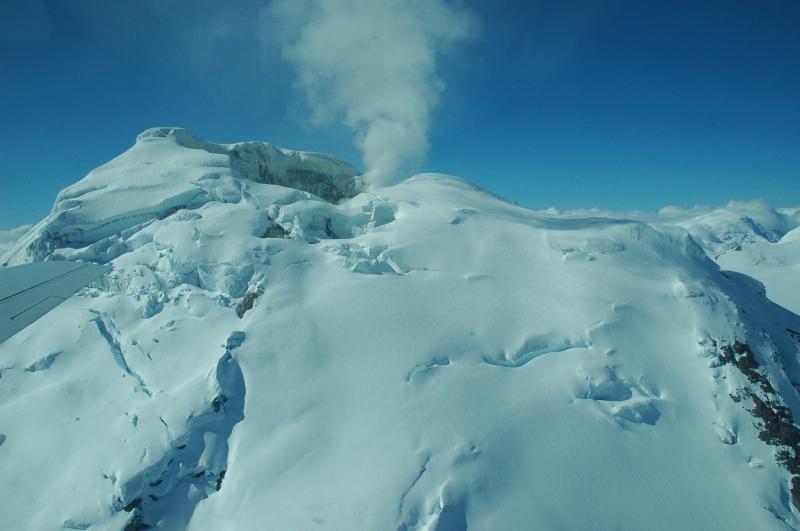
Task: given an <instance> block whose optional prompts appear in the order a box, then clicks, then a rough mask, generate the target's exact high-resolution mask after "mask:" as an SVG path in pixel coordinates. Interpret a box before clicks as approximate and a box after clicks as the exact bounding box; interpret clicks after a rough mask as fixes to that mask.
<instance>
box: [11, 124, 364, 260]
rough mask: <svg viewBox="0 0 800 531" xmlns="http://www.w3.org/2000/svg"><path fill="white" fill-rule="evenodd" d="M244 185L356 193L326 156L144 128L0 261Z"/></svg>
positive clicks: (194, 204)
mask: <svg viewBox="0 0 800 531" xmlns="http://www.w3.org/2000/svg"><path fill="white" fill-rule="evenodd" d="M250 182H253V183H261V184H273V185H279V186H283V187H287V188H292V189H294V190H298V191H301V192H306V193H308V194H313V195H314V196H316V197H319V198H321V199H323V200H325V201H329V202H334V203H335V202H339V201H341V200H342V199H345V198H349V197H353V196H355V195H357V194H358V193H359V192H360V191H361V189H362V183H361V180H360V175H359V172H358V170H356V169H355V168H354V167H353V166H351V165H350V164H348V163H347V162H344V161H342V160H339V159H337V158H335V157H331V156H329V155H324V154H320V153H310V152H302V151H293V150H289V149H283V148H278V147H276V146H273V145H272V144H269V143H266V142H242V143H236V144H215V143H212V142H207V141H205V140H201V139H198V138H196V137H194V136H192V135H191V134H190V133H189V132H188V131H186V130H185V129H181V128H165V127H160V128H152V129H148V130H146V131H144V132H143V133H141V134H140V135H138V137H137V138H136V143H135V145H134V146H133V147H131V148H130V149H129V150H128V151H126V152H125V153H123V154H121V155H120V156H118V157H116V158H115V159H113V160H111V161H110V162H108V163H106V164H103V165H102V166H100V167H99V168H96V169H95V170H92V171H91V172H89V174H88V175H86V177H84V178H83V179H81V180H80V181H78V182H77V183H75V184H73V185H71V186H69V187H67V188H65V189H64V190H62V191H61V193H59V195H58V197H57V198H56V201H55V203H54V205H53V208H52V211H51V212H50V214H49V215H48V217H47V218H46V219H44V220H43V221H42V222H40V223H39V224H37V225H36V226H35V227H34V228H33V229H31V231H30V232H29V233H28V234H27V235H26V236H25V237H23V238H22V239H21V240H20V241H19V242H18V243H17V245H15V246H13V247H12V248H11V249H9V250H8V252H7V253H6V255H5V256H4V257H0V264H3V263H4V264H7V265H13V264H17V263H24V262H27V261H35V260H43V259H45V258H46V257H49V256H51V255H52V253H53V251H54V250H55V249H58V248H78V247H85V246H86V245H89V244H92V243H95V242H98V241H100V240H102V239H104V238H107V237H109V236H112V235H116V234H120V233H122V232H124V231H126V230H128V229H130V228H132V227H135V226H137V225H139V224H142V223H146V222H149V221H151V220H153V219H163V218H165V217H168V216H169V215H171V214H173V213H175V212H177V211H178V210H181V209H189V210H192V209H196V208H199V207H200V206H202V205H204V204H206V203H208V202H210V201H221V202H238V201H240V200H242V198H243V197H245V196H246V195H247V193H248V192H247V187H248V184H249V183H250Z"/></svg>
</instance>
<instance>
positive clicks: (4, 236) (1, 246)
mask: <svg viewBox="0 0 800 531" xmlns="http://www.w3.org/2000/svg"><path fill="white" fill-rule="evenodd" d="M31 227H33V225H22V226H20V227H17V228H15V229H7V230H0V255H2V254H3V253H5V252H6V251H8V250H9V249H10V248H11V246H12V245H14V244H15V243H16V242H17V240H19V239H20V238H22V237H23V236H24V235H25V233H26V232H28V231H29V230H30V229H31Z"/></svg>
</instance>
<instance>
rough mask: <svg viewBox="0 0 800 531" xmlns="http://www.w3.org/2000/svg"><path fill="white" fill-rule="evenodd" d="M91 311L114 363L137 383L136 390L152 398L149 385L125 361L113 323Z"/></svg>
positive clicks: (93, 320)
mask: <svg viewBox="0 0 800 531" xmlns="http://www.w3.org/2000/svg"><path fill="white" fill-rule="evenodd" d="M89 311H90V312H91V313H93V314H95V318H94V319H92V322H93V323H94V324H95V325H96V326H97V331H98V332H99V333H100V335H101V336H102V337H103V339H105V340H106V343H108V347H109V349H110V350H111V355H112V356H113V357H114V361H115V362H116V363H117V365H119V368H120V369H122V370H123V371H125V372H126V373H127V374H128V375H129V376H131V377H132V378H133V379H135V380H136V381H137V383H138V386H137V387H136V389H138V390H141V391H142V392H144V394H146V395H147V396H149V397H152V396H153V393H152V391H150V389H148V388H147V384H145V382H144V380H143V379H142V377H141V376H139V375H138V374H137V373H136V372H135V371H134V370H133V369H131V367H130V365H128V360H126V359H125V353H124V352H123V349H122V345H121V344H120V342H119V340H118V339H117V336H118V335H119V333H118V332H117V330H116V329H115V328H114V325H113V323H111V322H110V321H107V320H106V319H104V318H103V316H102V314H101V313H100V312H97V311H95V310H89ZM112 330H113V332H112Z"/></svg>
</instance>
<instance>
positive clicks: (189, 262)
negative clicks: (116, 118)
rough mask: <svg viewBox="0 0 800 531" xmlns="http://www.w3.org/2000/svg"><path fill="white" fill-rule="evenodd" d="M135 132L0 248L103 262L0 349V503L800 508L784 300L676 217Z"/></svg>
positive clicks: (677, 522) (347, 517)
mask: <svg viewBox="0 0 800 531" xmlns="http://www.w3.org/2000/svg"><path fill="white" fill-rule="evenodd" d="M139 144H141V145H140V146H139V147H136V148H134V149H133V150H132V151H131V152H129V153H128V154H126V155H123V157H128V156H133V155H136V157H139V156H140V155H141V157H142V158H141V159H139V160H138V162H136V164H133V162H132V161H130V160H129V161H127V162H125V164H122V163H121V162H120V159H117V161H112V163H110V166H111V167H113V166H114V165H118V167H119V168H121V167H123V166H124V167H125V168H128V170H130V171H129V172H128V170H125V172H122V173H118V174H116V175H117V176H116V177H115V178H114V179H111V177H110V176H111V174H107V175H106V176H105V177H104V178H106V182H104V183H100V182H99V181H95V179H99V177H98V175H102V172H99V170H98V172H97V173H93V174H91V176H92V178H91V179H89V181H87V182H85V183H83V184H79V185H75V186H73V187H71V188H70V189H68V190H67V191H65V192H64V193H62V195H61V196H60V198H59V202H60V203H65V204H66V203H69V202H70V201H76V203H74V204H73V206H75V205H77V206H75V209H76V211H80V215H79V214H78V213H73V214H69V215H67V214H64V212H69V209H65V210H60V209H59V208H58V207H57V208H55V209H54V214H52V215H51V216H50V217H48V218H47V219H46V220H45V221H44V222H42V223H40V224H39V225H38V226H37V227H35V228H34V229H32V232H30V233H29V234H28V236H27V237H26V238H25V239H23V241H22V242H20V244H19V245H18V246H17V247H16V248H15V250H14V251H12V253H11V254H9V255H6V257H5V259H6V260H9V261H11V262H14V263H16V262H18V261H25V260H34V259H52V260H56V259H64V260H95V261H101V262H107V263H110V264H111V266H112V268H113V269H112V271H110V272H109V273H108V274H106V275H105V276H104V277H103V278H102V279H101V280H100V281H98V282H96V283H95V284H93V285H92V286H91V287H89V288H86V289H84V290H83V291H81V292H79V294H78V295H76V296H75V297H72V298H71V299H69V300H67V301H66V302H65V303H64V304H62V305H61V306H59V307H58V308H56V309H55V310H53V311H52V312H51V313H49V314H48V315H46V316H45V317H44V318H42V319H41V320H39V321H37V322H36V323H34V324H33V325H31V326H30V327H29V328H27V329H25V330H23V331H22V332H20V333H19V334H17V335H16V336H15V337H13V338H11V339H9V340H8V341H6V342H5V343H3V344H2V345H0V433H1V434H2V435H1V436H0V477H2V478H4V479H5V480H6V481H4V482H3V483H2V486H0V509H2V510H0V528H2V529H64V528H67V529H118V530H134V529H145V526H151V527H152V528H155V529H159V528H160V529H261V528H264V529H317V528H318V529H336V530H338V529H376V530H383V529H398V530H406V531H411V530H423V529H425V530H429V531H433V530H437V531H442V530H463V529H669V530H672V529H785V528H787V527H788V528H794V529H800V519H799V518H798V516H797V515H798V512H797V508H796V505H795V504H796V503H800V459H798V458H797V454H796V453H795V452H796V451H800V436H799V437H798V438H797V440H795V437H794V435H795V434H799V433H800V427H797V426H796V425H795V424H794V422H795V420H794V419H798V418H800V394H799V393H798V390H797V389H798V388H800V384H798V383H797V382H800V365H799V364H798V362H797V356H798V354H800V317H798V316H797V315H795V314H792V313H791V312H790V311H788V310H785V309H783V308H781V307H780V306H777V305H775V304H773V303H772V302H770V300H768V299H767V298H766V297H765V296H764V288H763V285H761V284H759V283H758V282H756V281H754V280H753V279H750V278H748V277H746V276H744V275H742V274H735V273H732V272H728V271H725V270H720V268H719V267H718V265H717V264H716V263H715V262H714V261H713V260H712V258H711V257H709V256H707V255H706V253H705V252H704V250H703V249H702V248H701V247H700V246H699V245H698V244H697V243H696V241H695V239H694V238H692V237H691V236H690V235H689V234H688V233H687V232H686V231H685V230H682V229H680V228H676V227H674V226H666V225H664V224H658V223H648V222H647V221H645V220H642V219H624V218H618V217H614V216H602V215H597V213H594V214H591V215H586V216H578V215H575V214H570V215H561V214H555V213H552V212H551V213H546V212H539V213H537V212H532V211H529V210H526V209H523V208H520V207H518V206H515V205H513V204H511V203H508V202H506V201H503V200H501V199H499V198H497V197H495V196H493V195H491V194H489V193H487V192H485V191H483V190H480V189H479V188H477V187H475V186H473V185H471V184H469V183H467V182H465V181H462V180H460V179H458V178H454V177H449V176H444V175H431V174H423V175H417V176H415V177H413V178H411V179H409V180H407V181H405V182H403V183H401V184H399V185H396V186H392V187H388V188H382V189H379V190H373V191H371V192H364V193H360V194H358V195H356V196H354V197H351V198H349V199H347V198H344V199H342V201H340V202H338V203H335V202H332V201H327V200H325V199H323V198H321V197H318V196H316V195H312V194H311V193H309V191H307V190H306V191H303V190H298V189H293V188H287V187H285V186H281V185H278V184H268V183H264V182H256V181H255V180H252V179H251V178H249V177H247V175H245V173H246V172H242V171H241V170H237V171H236V172H230V170H229V169H224V165H225V164H227V162H225V159H226V157H229V155H228V153H229V151H228V150H229V149H230V147H229V146H222V147H220V146H218V145H214V144H208V143H203V142H202V141H199V140H197V139H193V138H192V137H190V136H188V134H186V133H183V132H178V131H166V132H165V131H164V130H155V131H150V132H147V133H145V135H144V137H143V138H140V141H139ZM143 146H148V147H147V149H144V150H143V151H142V150H141V149H143ZM186 146H189V147H186ZM140 148H141V149H140ZM151 148H152V149H153V150H164V151H163V152H162V155H163V157H164V158H162V159H158V158H153V159H148V157H149V156H150V155H148V156H147V157H146V156H145V154H146V153H151V154H152V153H154V152H151V151H149V150H150V149H151ZM258 149H261V148H258ZM132 154H133V155H132ZM186 157H188V158H186ZM195 157H199V159H198V158H195ZM216 157H222V158H221V159H217V158H216ZM300 158H302V157H300ZM198 160H205V161H206V162H208V165H206V166H202V168H204V169H201V167H200V166H198V165H197V162H198ZM215 160H217V161H220V164H221V165H220V166H214V165H213V164H212V163H214V161H215ZM259 160H260V159H259ZM319 160H323V159H319ZM148 161H150V162H152V164H149V165H147V164H145V162H148ZM137 165H141V167H148V166H149V167H151V168H150V169H149V170H147V171H144V170H143V171H142V172H140V173H137V172H136V171H134V168H135V167H138V166H137ZM218 168H223V170H219V171H222V172H223V173H220V174H217V173H215V172H217V171H218ZM104 171H106V170H104ZM109 171H110V170H109ZM209 171H210V172H212V173H214V176H212V177H205V178H203V179H200V177H199V175H200V174H203V175H206V174H205V173H203V172H209ZM260 171H261V170H258V171H256V174H259V172H260ZM270 171H272V170H270ZM126 172H127V173H126ZM186 172H188V173H191V174H192V175H194V176H195V177H197V179H195V178H194V177H193V179H194V181H193V182H203V183H204V184H203V185H202V186H201V188H202V189H203V192H202V195H198V196H197V201H198V202H197V203H196V204H188V203H186V204H184V203H181V204H173V203H169V202H166V203H165V202H164V201H166V200H163V201H161V202H160V203H158V202H156V203H154V201H153V197H154V195H153V194H154V193H155V192H153V190H154V189H155V188H154V189H151V188H148V187H147V186H138V185H137V186H135V187H131V186H128V187H127V188H125V189H126V190H127V192H126V193H123V192H122V189H123V188H124V186H127V185H126V184H125V183H127V184H130V183H131V182H132V180H133V179H134V176H136V175H138V176H139V177H135V179H140V180H147V179H152V180H149V181H148V182H149V183H150V184H152V185H153V186H156V184H157V183H158V182H159V181H158V180H159V179H161V180H163V181H164V193H163V194H161V195H159V194H156V196H157V197H159V198H161V199H163V198H166V197H168V196H169V197H175V196H176V194H177V195H180V193H182V192H180V193H178V192H175V190H177V189H180V187H181V186H195V184H191V183H190V184H189V185H186V184H185V183H186V182H187V181H181V182H183V183H184V184H181V185H180V186H178V185H177V184H175V182H172V181H170V180H169V179H170V175H173V176H177V175H178V174H180V175H185V174H186ZM195 172H196V173H195ZM224 172H229V173H224ZM265 174H266V173H265ZM126 176H127V177H126ZM181 178H182V177H181ZM126 179H128V180H126ZM176 179H177V177H176ZM142 182H143V181H142ZM176 182H177V181H176ZM286 184H288V182H287V183H286ZM173 185H175V186H176V188H173ZM148 186H149V185H148ZM186 189H188V188H186ZM115 190H116V191H115ZM137 194H141V197H137ZM182 197H188V196H182ZM193 197H194V196H193ZM343 197H344V196H343ZM143 205H145V206H143ZM147 205H149V206H147ZM154 205H156V206H154ZM157 205H160V206H157ZM164 205H168V206H164ZM70 208H72V207H70ZM147 209H151V210H147ZM84 211H85V212H84ZM145 211H148V212H150V214H148V215H145V214H144V212H145ZM89 212H92V213H93V214H92V215H96V216H97V219H98V220H106V221H108V220H113V222H109V223H106V224H104V225H101V224H100V223H94V224H93V223H90V221H89V220H90V218H89V217H88V216H89V214H88V213H89ZM131 212H135V213H136V215H135V216H133V217H131V218H126V217H125V216H126V215H127V214H125V213H131ZM69 216H72V218H71V219H72V220H79V219H80V220H83V221H80V222H78V221H74V223H73V222H70V223H72V224H71V225H70V224H69V223H67V222H66V221H65V219H66V218H68V217H69ZM82 216H85V217H82ZM753 219H754V220H756V217H753ZM104 223H105V222H104ZM759 223H761V222H760V221H759ZM762 225H763V223H762ZM68 227H72V229H76V230H74V231H72V229H69V230H67V229H68ZM78 227H82V231H77V228H78ZM56 229H58V230H56ZM59 231H61V232H59ZM784 240H786V236H783V237H782V239H781V240H780V241H779V242H778V243H774V244H773V243H769V245H791V244H793V242H794V240H791V239H788V240H786V241H784ZM766 293H767V295H769V288H768V287H767V290H766ZM739 345H746V348H745V347H742V346H739ZM795 484H797V486H796V485H795Z"/></svg>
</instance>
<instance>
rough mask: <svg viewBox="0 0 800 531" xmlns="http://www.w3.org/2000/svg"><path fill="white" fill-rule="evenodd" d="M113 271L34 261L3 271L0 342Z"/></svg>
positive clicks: (0, 270) (104, 267)
mask: <svg viewBox="0 0 800 531" xmlns="http://www.w3.org/2000/svg"><path fill="white" fill-rule="evenodd" d="M110 269H111V268H110V267H109V266H104V265H97V264H87V263H82V262H34V263H32V264H25V265H21V266H14V267H7V268H4V269H0V343H2V342H3V341H5V340H6V339H8V338H9V337H11V336H13V335H14V334H16V333H17V332H19V331H20V330H22V329H23V328H25V327H26V326H28V325H29V324H31V323H33V322H34V321H36V320H38V319H40V318H41V317H43V316H44V315H45V314H46V313H47V312H49V311H50V310H52V309H53V308H55V307H56V306H58V305H59V304H61V303H62V302H64V301H65V300H67V299H68V298H69V297H71V296H72V295H73V294H74V293H75V292H76V291H78V290H79V289H80V288H82V287H84V286H86V285H88V284H89V283H90V282H92V281H93V280H94V279H96V278H98V277H100V276H102V275H103V274H105V273H106V272H107V271H110Z"/></svg>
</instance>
